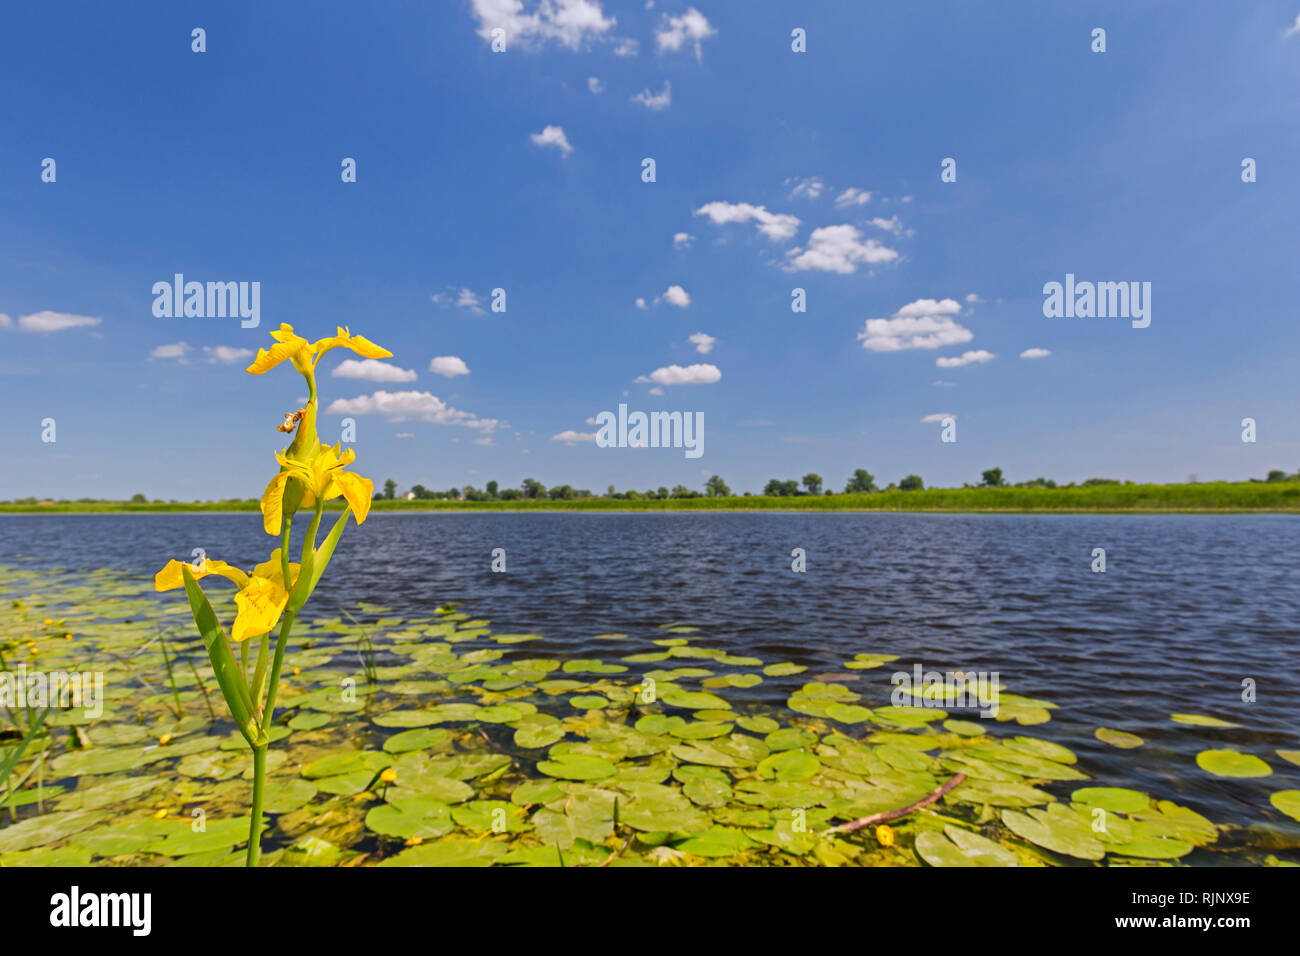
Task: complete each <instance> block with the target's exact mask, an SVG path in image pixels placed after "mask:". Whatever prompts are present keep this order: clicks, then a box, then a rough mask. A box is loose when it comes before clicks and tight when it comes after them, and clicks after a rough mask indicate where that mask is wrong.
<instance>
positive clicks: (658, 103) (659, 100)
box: [632, 80, 673, 112]
mask: <svg viewBox="0 0 1300 956" xmlns="http://www.w3.org/2000/svg"><path fill="white" fill-rule="evenodd" d="M632 102H633V103H640V104H641V105H642V106H644V107H645V108H646V109H648V110H655V111H656V112H658V111H659V110H666V109H668V107H669V106H671V105H672V103H673V85H672V83H670V82H668V81H667V80H664V88H663V89H662V90H660V91H659V92H658V93H651V92H650V90H649V89H644V90H642V91H641V92H640V93H638V94H637V95H636V96H634V97H632Z"/></svg>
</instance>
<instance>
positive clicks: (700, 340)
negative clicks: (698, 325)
mask: <svg viewBox="0 0 1300 956" xmlns="http://www.w3.org/2000/svg"><path fill="white" fill-rule="evenodd" d="M717 341H718V340H717V339H715V338H714V337H713V336H712V335H706V334H705V333H703V332H696V333H694V334H693V335H692V336H691V337H690V343H691V344H692V345H694V346H695V351H697V352H699V353H700V354H701V355H708V354H709V353H710V352H712V351H713V345H714V343H715V342H717Z"/></svg>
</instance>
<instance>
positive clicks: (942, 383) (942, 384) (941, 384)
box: [930, 379, 957, 388]
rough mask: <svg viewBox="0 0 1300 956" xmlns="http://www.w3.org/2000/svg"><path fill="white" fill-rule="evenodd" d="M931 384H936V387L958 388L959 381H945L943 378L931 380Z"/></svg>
mask: <svg viewBox="0 0 1300 956" xmlns="http://www.w3.org/2000/svg"><path fill="white" fill-rule="evenodd" d="M930 384H931V385H934V386H936V387H938V388H956V387H957V383H956V382H945V381H943V380H942V379H940V380H939V381H935V382H931V383H930Z"/></svg>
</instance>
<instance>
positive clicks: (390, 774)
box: [379, 767, 397, 783]
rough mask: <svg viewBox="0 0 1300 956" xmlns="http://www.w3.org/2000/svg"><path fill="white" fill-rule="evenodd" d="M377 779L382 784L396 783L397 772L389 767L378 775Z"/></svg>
mask: <svg viewBox="0 0 1300 956" xmlns="http://www.w3.org/2000/svg"><path fill="white" fill-rule="evenodd" d="M379 779H380V780H382V781H384V783H396V782H397V771H396V770H394V769H393V768H392V767H389V768H388V769H387V770H385V771H384V772H383V773H381V774H380V775H379Z"/></svg>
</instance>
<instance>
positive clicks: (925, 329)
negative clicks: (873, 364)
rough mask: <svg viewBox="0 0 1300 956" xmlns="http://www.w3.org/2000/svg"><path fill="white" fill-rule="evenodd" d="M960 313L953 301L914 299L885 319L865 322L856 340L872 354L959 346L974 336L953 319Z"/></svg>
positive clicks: (959, 307)
mask: <svg viewBox="0 0 1300 956" xmlns="http://www.w3.org/2000/svg"><path fill="white" fill-rule="evenodd" d="M960 313H961V304H960V303H959V302H957V300H955V299H939V300H935V299H917V300H916V301H915V302H909V303H908V304H907V305H905V306H903V307H902V308H901V309H899V310H898V311H897V312H895V313H894V314H893V315H892V316H890V317H889V318H887V319H867V321H866V322H865V323H864V324H863V326H862V331H861V332H859V333H858V341H859V342H861V343H862V347H863V348H864V349H867V350H869V351H872V352H902V351H905V350H907V349H938V348H943V347H944V346H948V345H961V344H962V343H964V342H969V341H970V340H971V339H972V338H974V335H973V333H972V332H971V331H970V329H968V328H966V327H965V326H963V325H961V324H960V323H958V322H957V321H956V320H955V319H954V318H953V316H954V315H958V314H960Z"/></svg>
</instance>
